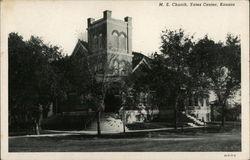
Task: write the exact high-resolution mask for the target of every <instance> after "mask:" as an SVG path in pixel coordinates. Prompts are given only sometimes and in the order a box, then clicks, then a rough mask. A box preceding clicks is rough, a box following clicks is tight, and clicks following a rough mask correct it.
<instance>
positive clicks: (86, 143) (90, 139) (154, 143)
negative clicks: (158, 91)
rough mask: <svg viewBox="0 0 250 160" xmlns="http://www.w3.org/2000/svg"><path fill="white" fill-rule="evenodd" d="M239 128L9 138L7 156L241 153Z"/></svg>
mask: <svg viewBox="0 0 250 160" xmlns="http://www.w3.org/2000/svg"><path fill="white" fill-rule="evenodd" d="M240 128H241V127H240V125H231V124H227V125H226V126H225V129H224V130H221V129H220V127H218V126H209V127H208V128H207V129H206V130H204V129H203V128H201V129H186V130H184V131H183V132H181V130H178V131H173V130H172V131H164V132H163V131H160V132H150V133H149V132H141V133H126V134H115V135H112V134H110V135H102V136H101V137H97V136H95V135H83V134H82V135H69V136H56V137H32V138H31V137H22V138H21V137H19V138H9V151H10V152H136V151H146V152H170V151H171V152H185V151H187V152H199V151H202V152H214V151H217V152H218V151H219V152H220V151H228V152H230V151H241V132H240Z"/></svg>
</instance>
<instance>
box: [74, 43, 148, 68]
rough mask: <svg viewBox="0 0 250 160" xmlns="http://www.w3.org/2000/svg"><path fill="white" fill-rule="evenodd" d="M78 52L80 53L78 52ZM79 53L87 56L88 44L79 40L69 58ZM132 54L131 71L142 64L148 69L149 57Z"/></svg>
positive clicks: (137, 53)
mask: <svg viewBox="0 0 250 160" xmlns="http://www.w3.org/2000/svg"><path fill="white" fill-rule="evenodd" d="M79 50H80V51H81V52H79ZM79 53H81V54H85V55H86V54H88V42H86V41H83V40H80V39H79V40H78V42H77V44H76V46H75V48H74V50H73V52H72V55H71V56H72V57H74V56H76V55H78V54H79ZM132 54H133V58H132V68H133V71H135V70H136V69H137V68H138V67H139V66H140V65H142V64H144V65H146V66H148V67H149V68H150V61H151V59H150V58H149V57H147V56H145V55H144V54H142V53H139V52H132ZM78 56H79V55H78Z"/></svg>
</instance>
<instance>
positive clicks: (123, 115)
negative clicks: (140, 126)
mask: <svg viewBox="0 0 250 160" xmlns="http://www.w3.org/2000/svg"><path fill="white" fill-rule="evenodd" d="M122 121H123V133H125V132H126V114H125V111H124V110H123V111H122Z"/></svg>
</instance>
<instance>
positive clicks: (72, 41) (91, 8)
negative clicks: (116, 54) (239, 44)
mask: <svg viewBox="0 0 250 160" xmlns="http://www.w3.org/2000/svg"><path fill="white" fill-rule="evenodd" d="M159 2H160V1H147V2H145V1H134V2H129V1H118V2H117V1H77V0H71V1H69V0H68V1H66V0H64V1H59V0H53V1H52V0H50V1H38V0H37V1H32V2H30V1H21V0H20V1H14V2H9V3H6V4H5V6H4V9H5V11H6V12H5V13H6V15H5V17H4V18H5V22H6V30H7V32H8V33H10V32H18V33H19V34H20V35H22V36H23V37H24V39H25V40H27V39H28V38H29V37H30V36H31V35H36V36H39V37H42V39H43V40H44V42H45V43H51V44H53V45H58V46H61V48H62V49H63V50H64V52H65V53H66V54H68V55H70V54H71V53H72V51H73V49H74V47H75V45H76V42H77V39H78V38H79V35H84V39H87V38H86V28H87V18H89V17H92V18H95V19H99V18H102V16H103V11H104V10H111V11H112V17H113V18H116V19H122V20H123V19H124V17H126V16H130V17H132V26H133V31H132V46H133V51H137V52H142V53H143V54H145V55H149V54H151V53H153V52H155V51H159V47H160V44H161V41H160V35H161V31H162V30H165V29H171V30H175V29H179V28H182V29H184V30H185V32H186V33H187V34H189V35H193V34H194V37H195V39H196V40H198V39H199V38H202V37H204V35H206V34H208V36H209V37H210V38H212V39H214V40H215V41H224V40H225V37H226V35H227V33H233V34H234V35H240V34H242V25H244V21H243V18H242V16H243V17H244V16H245V15H247V14H246V13H244V12H242V4H241V3H237V4H236V6H234V7H166V6H164V7H159ZM163 2H164V1H163ZM169 2H170V3H171V1H169ZM189 2H190V1H187V3H189Z"/></svg>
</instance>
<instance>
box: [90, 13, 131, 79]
mask: <svg viewBox="0 0 250 160" xmlns="http://www.w3.org/2000/svg"><path fill="white" fill-rule="evenodd" d="M87 22H88V28H87V30H88V45H89V52H90V55H89V60H90V65H91V67H92V69H93V71H94V72H95V73H96V77H97V80H99V81H101V80H102V79H101V78H102V77H103V74H105V75H106V77H108V78H107V79H108V80H111V81H117V80H119V79H121V77H123V76H127V75H128V73H129V72H130V71H131V67H132V65H131V63H132V18H131V17H125V18H124V20H118V19H114V18H112V12H111V11H109V10H106V11H104V12H103V18H101V19H99V20H96V21H95V19H93V18H88V21H87Z"/></svg>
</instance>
